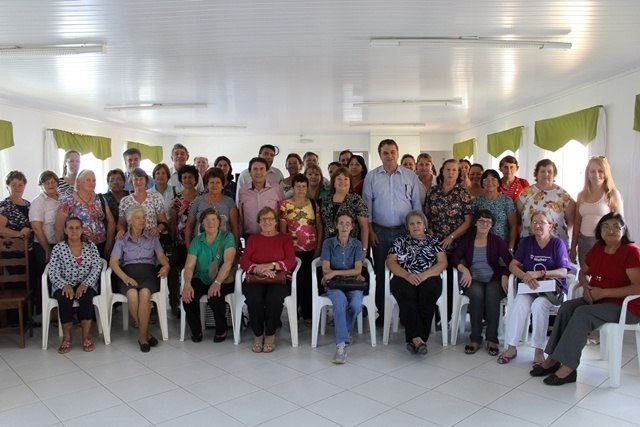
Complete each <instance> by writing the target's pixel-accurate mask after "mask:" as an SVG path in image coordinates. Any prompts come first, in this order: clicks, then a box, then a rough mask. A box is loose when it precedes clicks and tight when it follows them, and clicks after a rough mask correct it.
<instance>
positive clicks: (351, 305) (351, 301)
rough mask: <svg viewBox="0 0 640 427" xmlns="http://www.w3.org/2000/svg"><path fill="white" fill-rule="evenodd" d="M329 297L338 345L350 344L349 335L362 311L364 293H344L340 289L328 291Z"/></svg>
mask: <svg viewBox="0 0 640 427" xmlns="http://www.w3.org/2000/svg"><path fill="white" fill-rule="evenodd" d="M326 295H327V297H328V298H329V299H330V300H331V303H333V324H334V332H335V335H336V344H340V343H343V342H344V343H348V342H350V339H349V333H350V332H351V330H352V329H353V325H355V323H356V318H357V317H358V314H360V311H361V310H362V298H363V297H364V292H362V291H350V292H347V293H345V292H343V291H341V290H340V289H327V293H326Z"/></svg>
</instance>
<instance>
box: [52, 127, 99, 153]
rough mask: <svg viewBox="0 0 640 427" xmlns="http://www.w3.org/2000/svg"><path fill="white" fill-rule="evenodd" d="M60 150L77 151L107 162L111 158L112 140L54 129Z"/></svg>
mask: <svg viewBox="0 0 640 427" xmlns="http://www.w3.org/2000/svg"><path fill="white" fill-rule="evenodd" d="M52 131H53V136H54V138H55V139H56V145H57V146H58V148H62V149H63V150H65V151H69V150H76V151H78V152H79V153H80V154H88V153H92V154H93V155H94V156H95V157H96V159H100V160H107V159H108V158H109V157H111V138H105V137H103V136H93V135H82V134H79V133H72V132H67V131H64V130H60V129H52Z"/></svg>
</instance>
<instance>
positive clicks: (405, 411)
mask: <svg viewBox="0 0 640 427" xmlns="http://www.w3.org/2000/svg"><path fill="white" fill-rule="evenodd" d="M412 400H413V399H412ZM405 403H406V402H405ZM399 406H401V405H398V407H396V408H394V409H396V410H397V411H400V412H402V413H404V414H407V415H411V416H412V417H416V418H419V419H421V420H425V421H427V422H429V423H431V424H435V425H437V426H441V427H453V426H455V425H457V424H459V423H460V422H462V421H464V420H466V419H467V418H469V417H472V416H473V415H475V414H476V413H477V412H478V411H481V410H482V409H484V408H483V407H479V408H478V409H476V410H474V411H473V412H472V413H471V414H469V416H467V417H465V418H464V419H462V420H460V421H458V422H457V423H455V424H452V425H449V424H440V423H439V422H437V421H434V420H432V419H429V418H425V417H422V416H419V415H416V414H414V413H413V412H410V411H407V410H404V409H401V408H400V407H399ZM476 406H480V405H477V404H476Z"/></svg>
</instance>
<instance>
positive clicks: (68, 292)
mask: <svg viewBox="0 0 640 427" xmlns="http://www.w3.org/2000/svg"><path fill="white" fill-rule="evenodd" d="M73 295H74V294H73V286H71V285H64V288H62V296H64V297H67V298H69V299H73Z"/></svg>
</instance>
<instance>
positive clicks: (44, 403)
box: [41, 390, 126, 424]
mask: <svg viewBox="0 0 640 427" xmlns="http://www.w3.org/2000/svg"><path fill="white" fill-rule="evenodd" d="M107 391H108V392H109V393H111V391H110V390H107ZM112 394H113V393H112ZM114 397H115V398H116V399H118V401H119V402H120V403H116V404H115V405H110V406H107V407H105V408H100V409H98V410H97V411H92V412H87V413H86V414H82V415H78V416H77V417H72V418H68V419H66V420H65V419H62V418H60V417H59V416H58V415H57V414H56V412H55V411H54V410H53V408H52V407H51V406H49V405H47V402H46V401H44V400H41V402H42V404H43V405H45V406H46V407H47V409H49V411H51V413H52V414H53V415H55V416H56V418H58V419H59V420H60V422H61V423H62V424H65V422H67V421H71V420H73V419H75V418H80V417H86V416H88V415H91V414H96V413H98V412H100V411H104V410H106V409H110V408H115V407H116V406H118V405H121V404H123V403H125V404H126V402H124V401H123V400H122V399H120V398H119V397H118V396H115V395H114ZM52 399H55V397H54V398H52ZM47 400H50V399H47Z"/></svg>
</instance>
